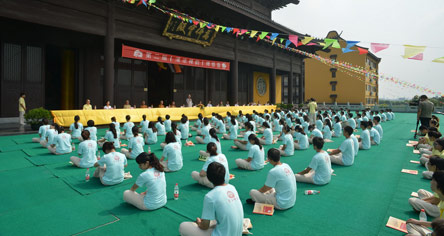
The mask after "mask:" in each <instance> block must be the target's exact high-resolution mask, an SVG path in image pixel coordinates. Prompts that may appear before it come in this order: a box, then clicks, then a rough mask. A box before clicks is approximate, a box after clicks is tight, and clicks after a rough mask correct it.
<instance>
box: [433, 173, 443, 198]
mask: <svg viewBox="0 0 444 236" xmlns="http://www.w3.org/2000/svg"><path fill="white" fill-rule="evenodd" d="M432 179H434V180H435V181H436V183H437V186H436V187H437V188H438V190H439V191H441V193H444V171H435V173H433V176H432Z"/></svg>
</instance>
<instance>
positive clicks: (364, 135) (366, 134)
mask: <svg viewBox="0 0 444 236" xmlns="http://www.w3.org/2000/svg"><path fill="white" fill-rule="evenodd" d="M361 141H362V149H365V150H367V149H370V147H371V141H370V131H369V130H368V129H365V130H363V131H362V132H361Z"/></svg>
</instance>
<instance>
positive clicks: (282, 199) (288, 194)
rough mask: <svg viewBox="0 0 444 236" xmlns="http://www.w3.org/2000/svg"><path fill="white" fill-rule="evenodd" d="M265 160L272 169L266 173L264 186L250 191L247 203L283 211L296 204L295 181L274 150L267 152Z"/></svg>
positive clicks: (291, 172)
mask: <svg viewBox="0 0 444 236" xmlns="http://www.w3.org/2000/svg"><path fill="white" fill-rule="evenodd" d="M267 159H268V161H269V162H270V164H271V165H272V166H273V168H272V169H271V170H270V171H269V172H268V175H267V180H266V181H265V184H264V186H262V188H260V189H259V190H256V189H252V190H251V191H250V197H251V198H249V199H247V203H249V204H254V203H255V202H257V203H265V204H271V205H274V207H275V208H276V209H279V210H285V209H289V208H291V207H293V206H294V204H295V202H296V191H297V187H296V179H295V177H294V173H293V171H292V170H291V168H290V166H289V165H287V164H285V163H282V162H281V154H280V151H279V150H278V149H276V148H272V149H270V150H268V153H267Z"/></svg>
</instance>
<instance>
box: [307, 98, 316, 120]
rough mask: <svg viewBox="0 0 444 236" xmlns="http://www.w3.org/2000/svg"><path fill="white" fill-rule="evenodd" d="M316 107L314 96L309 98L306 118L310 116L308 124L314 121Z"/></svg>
mask: <svg viewBox="0 0 444 236" xmlns="http://www.w3.org/2000/svg"><path fill="white" fill-rule="evenodd" d="M317 108H318V104H316V100H315V99H314V98H310V102H309V103H308V109H309V114H308V118H310V125H312V124H314V123H315V122H316V109H317Z"/></svg>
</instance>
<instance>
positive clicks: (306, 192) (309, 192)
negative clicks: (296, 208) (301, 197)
mask: <svg viewBox="0 0 444 236" xmlns="http://www.w3.org/2000/svg"><path fill="white" fill-rule="evenodd" d="M319 193H321V192H320V191H318V190H305V195H316V194H319Z"/></svg>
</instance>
